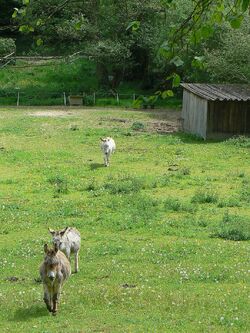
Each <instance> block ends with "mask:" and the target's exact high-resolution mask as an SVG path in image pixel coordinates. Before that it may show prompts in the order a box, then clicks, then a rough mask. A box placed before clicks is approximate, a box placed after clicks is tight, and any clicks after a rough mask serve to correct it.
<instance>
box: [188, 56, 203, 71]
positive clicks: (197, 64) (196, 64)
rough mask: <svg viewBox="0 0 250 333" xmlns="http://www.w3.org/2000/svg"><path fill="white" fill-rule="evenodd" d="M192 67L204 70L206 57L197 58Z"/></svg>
mask: <svg viewBox="0 0 250 333" xmlns="http://www.w3.org/2000/svg"><path fill="white" fill-rule="evenodd" d="M191 65H192V67H194V68H197V69H203V68H204V57H203V56H200V57H199V56H195V57H194V59H193V60H192V63H191Z"/></svg>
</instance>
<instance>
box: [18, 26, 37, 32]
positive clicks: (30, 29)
mask: <svg viewBox="0 0 250 333" xmlns="http://www.w3.org/2000/svg"><path fill="white" fill-rule="evenodd" d="M19 31H21V32H24V33H25V32H26V33H27V32H34V31H35V30H34V28H33V27H32V26H30V25H21V26H20V27H19Z"/></svg>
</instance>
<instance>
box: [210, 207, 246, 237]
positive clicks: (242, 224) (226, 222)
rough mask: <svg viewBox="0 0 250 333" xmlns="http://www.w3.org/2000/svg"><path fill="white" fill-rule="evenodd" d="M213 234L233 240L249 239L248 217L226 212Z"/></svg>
mask: <svg viewBox="0 0 250 333" xmlns="http://www.w3.org/2000/svg"><path fill="white" fill-rule="evenodd" d="M213 236H215V237H219V238H223V239H228V240H234V241H243V240H249V239H250V219H249V218H248V219H247V218H243V217H241V216H238V215H229V214H228V212H226V213H225V214H224V216H223V219H222V221H221V223H220V225H219V228H218V231H217V232H216V233H215V234H214V235H213Z"/></svg>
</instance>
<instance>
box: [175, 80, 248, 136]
mask: <svg viewBox="0 0 250 333" xmlns="http://www.w3.org/2000/svg"><path fill="white" fill-rule="evenodd" d="M181 86H182V87H183V106H182V124H183V130H184V131H185V132H189V133H193V134H196V135H198V136H201V137H202V138H204V139H208V138H226V137H230V136H234V135H249V134H250V85H232V84H198V83H197V84H193V83H182V84H181Z"/></svg>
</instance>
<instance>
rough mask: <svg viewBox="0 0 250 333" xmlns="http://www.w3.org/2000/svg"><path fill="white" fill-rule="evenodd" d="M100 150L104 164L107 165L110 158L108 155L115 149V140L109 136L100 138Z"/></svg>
mask: <svg viewBox="0 0 250 333" xmlns="http://www.w3.org/2000/svg"><path fill="white" fill-rule="evenodd" d="M101 141H102V143H101V150H102V152H103V154H104V165H105V166H109V159H110V155H111V154H113V153H114V151H115V148H116V147H115V141H114V140H113V139H112V138H110V137H107V138H101Z"/></svg>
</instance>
